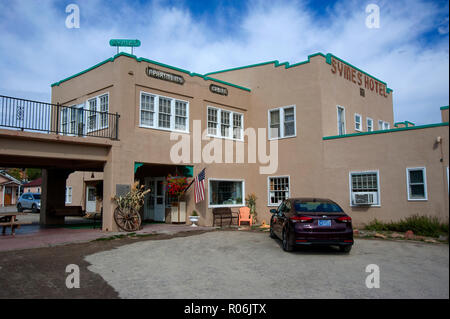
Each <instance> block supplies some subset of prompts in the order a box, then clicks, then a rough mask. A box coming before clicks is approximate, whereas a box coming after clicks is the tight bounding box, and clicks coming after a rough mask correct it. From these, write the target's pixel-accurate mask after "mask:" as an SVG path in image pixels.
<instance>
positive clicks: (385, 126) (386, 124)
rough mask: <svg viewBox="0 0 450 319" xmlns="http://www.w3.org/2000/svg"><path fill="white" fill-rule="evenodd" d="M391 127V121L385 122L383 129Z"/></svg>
mask: <svg viewBox="0 0 450 319" xmlns="http://www.w3.org/2000/svg"><path fill="white" fill-rule="evenodd" d="M390 127H391V125H390V124H389V122H383V130H389V129H390Z"/></svg>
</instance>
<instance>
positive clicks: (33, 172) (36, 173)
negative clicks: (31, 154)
mask: <svg viewBox="0 0 450 319" xmlns="http://www.w3.org/2000/svg"><path fill="white" fill-rule="evenodd" d="M25 174H26V176H27V178H28V180H30V181H32V180H34V179H36V178H39V177H41V176H42V170H41V169H40V168H27V169H26V170H25Z"/></svg>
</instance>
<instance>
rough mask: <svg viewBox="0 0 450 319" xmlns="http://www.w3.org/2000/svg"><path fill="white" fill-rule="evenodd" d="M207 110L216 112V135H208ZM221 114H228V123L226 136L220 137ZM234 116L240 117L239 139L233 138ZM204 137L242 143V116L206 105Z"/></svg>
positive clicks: (238, 113) (239, 113)
mask: <svg viewBox="0 0 450 319" xmlns="http://www.w3.org/2000/svg"><path fill="white" fill-rule="evenodd" d="M209 109H213V110H216V112H217V122H214V123H216V124H217V126H216V134H211V133H209V129H208V123H209V118H208V110H209ZM222 112H227V113H229V114H230V122H229V125H228V136H222ZM235 114H236V115H239V116H240V117H241V132H240V136H241V138H234V137H233V132H234V122H233V117H234V115H235ZM206 135H207V136H209V137H216V138H223V139H229V140H234V141H244V114H243V113H241V112H236V111H231V110H227V109H222V108H219V107H216V106H211V105H207V107H206Z"/></svg>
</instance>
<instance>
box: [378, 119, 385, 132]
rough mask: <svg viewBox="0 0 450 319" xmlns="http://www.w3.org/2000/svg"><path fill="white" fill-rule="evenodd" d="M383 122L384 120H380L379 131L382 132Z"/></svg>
mask: <svg viewBox="0 0 450 319" xmlns="http://www.w3.org/2000/svg"><path fill="white" fill-rule="evenodd" d="M383 123H384V122H383V121H382V120H378V130H379V131H382V130H383Z"/></svg>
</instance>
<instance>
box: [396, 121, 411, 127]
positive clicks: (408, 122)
mask: <svg viewBox="0 0 450 319" xmlns="http://www.w3.org/2000/svg"><path fill="white" fill-rule="evenodd" d="M399 124H405V126H408V124H410V125H411V126H414V125H416V124H415V123H413V122H410V121H403V122H395V123H394V126H395V127H397V126H398V125H399Z"/></svg>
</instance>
